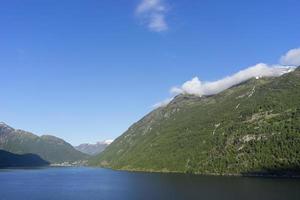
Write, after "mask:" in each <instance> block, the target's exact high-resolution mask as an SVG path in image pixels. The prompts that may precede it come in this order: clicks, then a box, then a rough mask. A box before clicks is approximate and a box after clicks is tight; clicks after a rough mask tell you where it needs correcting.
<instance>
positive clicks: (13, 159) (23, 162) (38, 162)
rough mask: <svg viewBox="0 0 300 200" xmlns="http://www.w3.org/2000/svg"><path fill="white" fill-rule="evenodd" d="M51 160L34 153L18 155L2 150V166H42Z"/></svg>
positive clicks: (0, 158) (0, 152)
mask: <svg viewBox="0 0 300 200" xmlns="http://www.w3.org/2000/svg"><path fill="white" fill-rule="evenodd" d="M46 165H49V162H47V161H45V160H43V159H42V158H41V157H39V156H37V155H34V154H24V155H17V154H13V153H10V152H7V151H3V150H0V168H4V167H40V166H46Z"/></svg>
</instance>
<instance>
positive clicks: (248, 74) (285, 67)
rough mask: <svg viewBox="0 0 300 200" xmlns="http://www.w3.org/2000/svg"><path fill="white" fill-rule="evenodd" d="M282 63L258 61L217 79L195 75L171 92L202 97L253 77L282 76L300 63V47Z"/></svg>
mask: <svg viewBox="0 0 300 200" xmlns="http://www.w3.org/2000/svg"><path fill="white" fill-rule="evenodd" d="M280 63H281V65H279V64H278V65H268V64H265V63H258V64H256V65H254V66H251V67H248V68H246V69H244V70H241V71H239V72H237V73H235V74H233V75H231V76H227V77H225V78H223V79H220V80H217V81H201V80H200V79H199V78H198V77H194V78H192V79H191V80H189V81H187V82H185V83H184V84H183V85H182V86H180V87H173V88H172V89H171V91H170V92H171V94H173V96H174V95H178V94H192V95H196V96H200V97H201V96H203V95H214V94H218V93H220V92H222V91H224V90H226V89H228V88H230V87H232V86H234V85H237V84H239V83H242V82H244V81H247V80H249V79H251V78H260V77H278V76H281V75H283V74H285V73H289V72H291V71H294V69H295V68H296V66H299V65H300V48H299V49H292V50H290V51H288V52H287V53H286V54H285V55H284V56H282V57H281V59H280ZM173 98H174V97H172V98H169V99H166V100H164V101H162V102H159V103H157V104H155V105H154V106H153V107H155V108H157V107H162V106H166V105H168V104H169V102H170V101H171V100H172V99H173Z"/></svg>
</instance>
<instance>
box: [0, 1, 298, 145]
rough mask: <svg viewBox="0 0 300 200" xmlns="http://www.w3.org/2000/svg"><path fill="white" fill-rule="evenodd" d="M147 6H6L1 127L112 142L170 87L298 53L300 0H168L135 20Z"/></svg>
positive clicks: (0, 57)
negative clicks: (156, 22) (154, 25)
mask: <svg viewBox="0 0 300 200" xmlns="http://www.w3.org/2000/svg"><path fill="white" fill-rule="evenodd" d="M141 1H142V0H116V1H112V0H101V1H99V0H84V1H83V0H42V1H41V0H3V1H1V6H0V92H1V93H0V94H1V96H0V108H1V110H0V121H4V122H6V123H8V124H10V125H11V126H13V127H16V128H21V129H24V130H28V131H32V132H34V133H36V134H38V135H41V134H53V135H56V136H58V137H61V138H64V139H65V140H66V141H68V142H71V143H72V144H74V145H75V144H79V143H82V142H96V141H100V140H104V139H114V138H116V137H117V136H119V135H120V134H122V133H123V132H124V131H125V130H126V129H127V128H128V127H129V126H130V125H131V124H132V123H133V122H135V121H137V120H138V119H139V118H141V117H142V116H143V115H145V114H146V113H148V112H149V111H151V109H152V107H151V106H152V105H153V104H154V103H156V102H158V101H160V100H163V99H165V98H167V97H169V93H168V91H169V89H170V88H171V87H172V86H175V85H180V84H182V83H183V82H185V81H186V80H189V79H191V78H192V77H194V76H199V77H200V78H201V79H203V80H216V79H219V78H222V77H224V76H226V75H230V74H232V73H234V72H236V71H238V70H240V69H243V68H245V67H247V66H250V65H254V64H256V63H258V62H266V63H277V62H278V58H279V57H280V56H281V55H282V54H284V53H285V52H286V51H288V50H289V49H292V48H296V47H299V46H300V12H299V10H300V1H299V0H268V1H266V0H265V1H264V0H252V1H240V0H227V1H219V0H218V1H217V0H190V1H182V0H165V1H164V2H162V3H161V5H163V6H164V8H165V10H164V11H156V10H155V8H152V11H151V10H150V11H145V12H144V13H137V7H138V6H139V5H141ZM147 12H149V13H150V14H153V13H154V14H155V12H158V14H159V15H160V16H163V17H164V18H163V22H164V23H165V24H164V25H165V27H164V29H163V30H151V28H149V26H148V23H150V22H149V21H151V19H149V18H147V17H148V15H147ZM151 12H152V13H151ZM160 22H161V21H160ZM160 25H161V24H160ZM166 26H167V27H166Z"/></svg>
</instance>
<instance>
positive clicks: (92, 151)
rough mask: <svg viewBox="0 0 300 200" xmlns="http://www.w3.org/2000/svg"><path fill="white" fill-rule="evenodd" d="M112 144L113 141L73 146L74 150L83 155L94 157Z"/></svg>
mask: <svg viewBox="0 0 300 200" xmlns="http://www.w3.org/2000/svg"><path fill="white" fill-rule="evenodd" d="M112 142H113V140H105V141H102V142H97V143H96V144H88V143H85V144H81V145H78V146H75V149H77V150H78V151H80V152H82V153H85V154H89V155H96V154H99V153H101V152H102V151H104V150H105V149H106V147H108V145H110V144H111V143H112Z"/></svg>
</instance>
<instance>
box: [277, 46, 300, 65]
mask: <svg viewBox="0 0 300 200" xmlns="http://www.w3.org/2000/svg"><path fill="white" fill-rule="evenodd" d="M280 63H281V64H283V65H294V66H300V48H298V49H291V50H290V51H288V52H287V53H286V54H285V55H284V56H282V57H281V59H280Z"/></svg>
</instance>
